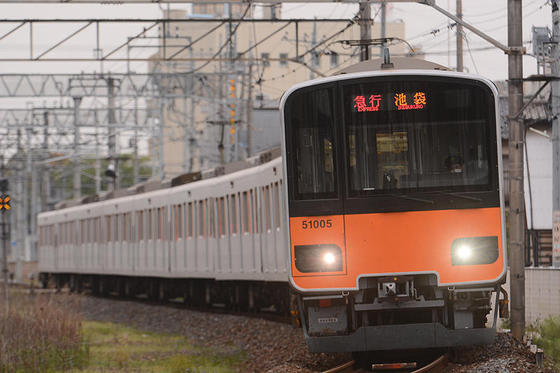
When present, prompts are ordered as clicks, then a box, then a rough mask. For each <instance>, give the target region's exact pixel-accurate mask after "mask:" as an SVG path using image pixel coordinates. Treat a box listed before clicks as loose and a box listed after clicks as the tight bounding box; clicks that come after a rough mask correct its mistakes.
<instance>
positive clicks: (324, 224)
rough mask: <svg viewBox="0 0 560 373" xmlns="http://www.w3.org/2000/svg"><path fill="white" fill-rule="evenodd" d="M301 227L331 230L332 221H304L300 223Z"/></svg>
mask: <svg viewBox="0 0 560 373" xmlns="http://www.w3.org/2000/svg"><path fill="white" fill-rule="evenodd" d="M301 227H302V228H303V229H320V228H332V220H331V219H314V220H304V221H302V222H301Z"/></svg>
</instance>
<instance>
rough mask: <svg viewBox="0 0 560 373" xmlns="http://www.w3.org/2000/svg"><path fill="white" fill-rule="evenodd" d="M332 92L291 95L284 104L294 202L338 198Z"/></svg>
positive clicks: (325, 89) (319, 91) (291, 191)
mask: <svg viewBox="0 0 560 373" xmlns="http://www.w3.org/2000/svg"><path fill="white" fill-rule="evenodd" d="M334 107H335V105H334V89H333V88H324V89H317V90H313V91H305V90H304V91H302V92H299V93H294V94H292V95H291V96H290V97H289V98H288V101H287V102H286V105H285V121H286V123H288V124H289V126H288V128H287V129H286V130H287V136H288V140H287V144H286V145H287V151H288V158H289V159H290V164H289V165H288V172H289V173H290V174H291V175H292V176H291V177H290V179H291V180H292V181H293V182H292V183H293V185H290V195H291V196H292V198H294V199H296V200H309V199H325V198H337V178H336V162H335V159H336V154H335V153H336V149H335V129H334V123H335V119H334Z"/></svg>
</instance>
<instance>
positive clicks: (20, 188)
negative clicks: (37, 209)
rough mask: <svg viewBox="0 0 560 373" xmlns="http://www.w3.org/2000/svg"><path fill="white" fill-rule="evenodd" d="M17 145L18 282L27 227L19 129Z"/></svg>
mask: <svg viewBox="0 0 560 373" xmlns="http://www.w3.org/2000/svg"><path fill="white" fill-rule="evenodd" d="M17 143H18V147H17V149H18V150H17V153H16V154H17V160H16V164H17V166H16V167H17V168H16V174H15V181H16V195H15V198H14V201H15V202H16V203H18V204H19V205H20V206H21V208H17V209H16V210H15V215H16V216H15V227H16V246H15V250H14V254H13V256H14V259H15V261H16V268H15V271H14V272H15V277H16V281H19V280H20V278H19V274H20V268H21V262H20V260H21V256H22V255H23V253H24V251H25V240H26V237H27V232H26V230H27V226H26V224H25V220H26V214H25V208H23V206H24V199H25V187H24V182H25V178H26V176H27V175H26V174H25V172H24V159H23V153H24V150H23V136H22V133H21V129H18V131H17Z"/></svg>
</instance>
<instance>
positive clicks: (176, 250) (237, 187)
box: [38, 152, 289, 313]
mask: <svg viewBox="0 0 560 373" xmlns="http://www.w3.org/2000/svg"><path fill="white" fill-rule="evenodd" d="M271 154H272V153H271V152H266V153H263V154H261V157H260V158H262V162H259V163H261V164H258V165H256V166H254V167H247V168H245V169H242V170H239V171H237V172H233V173H230V174H225V175H222V176H217V177H213V178H209V179H203V180H199V181H195V182H192V183H188V184H184V185H180V186H176V187H171V188H165V189H160V190H156V191H151V192H146V193H141V194H136V195H130V196H126V197H120V198H113V199H109V200H105V201H99V202H94V203H87V204H81V205H77V206H73V207H69V208H64V209H60V210H55V211H49V212H44V213H41V214H39V216H38V227H39V271H40V276H41V280H42V281H43V283H44V284H45V285H46V284H47V283H49V282H51V283H54V284H56V286H57V287H62V286H66V285H69V286H70V288H71V289H72V290H76V291H79V290H80V289H82V288H89V289H91V291H93V292H94V293H99V294H108V293H119V294H120V295H122V296H131V297H133V296H139V295H142V296H148V297H150V298H153V299H160V300H165V299H170V298H175V297H182V298H183V299H184V301H185V302H186V303H190V304H193V305H211V304H221V305H225V306H227V307H231V308H235V309H258V308H263V307H274V308H275V309H276V310H277V311H279V312H285V313H287V312H288V307H289V295H288V286H287V281H288V279H287V272H288V263H289V260H288V251H287V250H286V246H287V245H286V244H285V242H284V237H285V235H284V233H283V230H284V226H283V222H284V221H285V219H284V218H283V213H284V208H283V205H284V202H283V198H284V197H283V194H282V189H283V188H282V163H281V160H280V158H279V157H277V158H275V159H272V155H271ZM238 168H239V167H238ZM222 172H223V170H222ZM220 173H221V172H220Z"/></svg>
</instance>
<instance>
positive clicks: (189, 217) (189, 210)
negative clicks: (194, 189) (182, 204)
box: [186, 202, 194, 238]
mask: <svg viewBox="0 0 560 373" xmlns="http://www.w3.org/2000/svg"><path fill="white" fill-rule="evenodd" d="M186 212H187V218H186V220H187V237H189V238H191V237H192V236H193V230H194V229H193V225H194V223H193V203H192V202H189V204H188V205H187V211H186Z"/></svg>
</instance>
